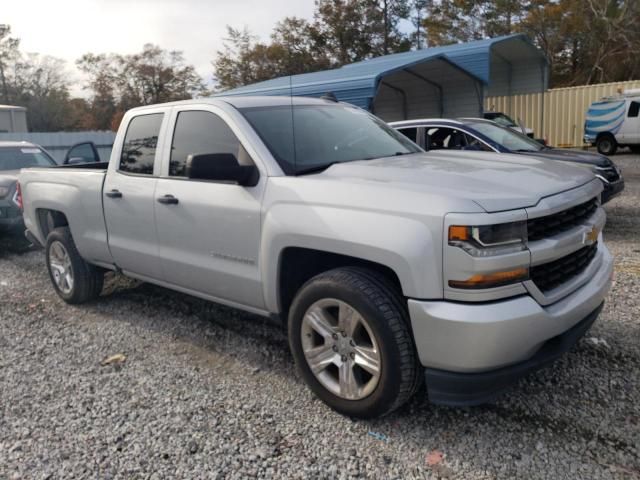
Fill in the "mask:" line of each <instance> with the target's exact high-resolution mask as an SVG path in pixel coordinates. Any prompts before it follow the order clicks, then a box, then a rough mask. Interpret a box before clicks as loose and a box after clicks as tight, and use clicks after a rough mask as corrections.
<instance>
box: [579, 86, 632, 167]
mask: <svg viewBox="0 0 640 480" xmlns="http://www.w3.org/2000/svg"><path fill="white" fill-rule="evenodd" d="M639 113H640V88H636V89H633V90H625V91H624V92H623V93H621V94H620V95H616V96H612V97H604V98H602V99H600V100H598V101H597V102H593V103H592V104H591V106H590V107H589V110H587V119H586V121H585V122H584V141H585V143H590V144H591V145H595V146H596V147H597V148H598V152H600V153H601V154H603V155H613V154H614V153H616V150H617V149H618V147H629V148H631V151H633V152H634V153H640V115H639Z"/></svg>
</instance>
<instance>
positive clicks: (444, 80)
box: [373, 60, 481, 122]
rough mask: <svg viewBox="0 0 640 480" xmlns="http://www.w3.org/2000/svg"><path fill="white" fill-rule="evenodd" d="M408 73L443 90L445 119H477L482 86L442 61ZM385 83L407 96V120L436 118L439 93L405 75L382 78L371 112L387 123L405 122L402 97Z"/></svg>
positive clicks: (419, 67)
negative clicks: (475, 117)
mask: <svg viewBox="0 0 640 480" xmlns="http://www.w3.org/2000/svg"><path fill="white" fill-rule="evenodd" d="M411 71H412V72H414V73H416V74H418V75H420V76H422V77H424V78H427V79H429V81H430V82H433V83H434V84H437V85H440V86H441V87H442V96H443V101H442V107H443V109H444V110H443V111H444V116H445V117H461V116H476V115H478V112H479V110H480V100H479V97H478V92H479V90H480V89H481V85H480V84H479V82H478V81H477V80H474V79H473V78H472V77H469V76H468V75H465V74H463V73H461V72H460V70H459V69H458V68H457V67H455V66H453V65H452V64H451V63H449V62H447V61H445V60H432V61H430V62H427V63H422V64H419V65H416V66H415V67H412V68H411ZM385 82H388V83H389V84H391V85H393V86H394V87H396V88H400V89H402V90H403V91H404V92H406V96H407V112H406V113H407V115H406V119H412V118H426V117H439V116H440V115H441V112H440V108H441V106H440V101H441V100H440V90H439V89H438V87H437V86H436V85H434V84H432V83H429V82H426V81H425V80H424V79H421V78H418V77H417V76H415V75H412V74H411V73H408V72H406V71H399V72H396V73H393V74H391V75H388V76H385V77H384V78H383V83H382V84H381V86H380V89H379V90H378V93H377V95H376V97H375V100H374V104H373V111H374V112H375V114H376V115H377V116H379V117H380V118H382V119H383V120H385V121H387V122H392V121H395V120H404V119H405V115H404V113H405V112H403V96H402V94H401V93H399V92H398V91H396V90H394V89H393V88H390V87H389V86H387V84H386V83H385Z"/></svg>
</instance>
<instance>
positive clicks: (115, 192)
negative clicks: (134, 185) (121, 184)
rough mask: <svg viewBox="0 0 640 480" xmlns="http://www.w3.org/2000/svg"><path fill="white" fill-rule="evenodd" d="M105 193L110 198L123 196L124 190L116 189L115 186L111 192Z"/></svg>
mask: <svg viewBox="0 0 640 480" xmlns="http://www.w3.org/2000/svg"><path fill="white" fill-rule="evenodd" d="M105 195H106V196H107V197H109V198H122V192H121V191H120V190H116V189H115V188H114V189H113V190H111V191H110V192H106V193H105Z"/></svg>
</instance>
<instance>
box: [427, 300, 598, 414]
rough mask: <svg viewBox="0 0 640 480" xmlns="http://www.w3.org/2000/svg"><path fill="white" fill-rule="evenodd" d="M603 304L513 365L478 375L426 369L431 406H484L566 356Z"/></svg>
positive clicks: (589, 325) (587, 328)
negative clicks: (526, 377)
mask: <svg viewBox="0 0 640 480" xmlns="http://www.w3.org/2000/svg"><path fill="white" fill-rule="evenodd" d="M603 305H604V303H602V304H600V306H599V307H598V308H596V309H595V310H594V311H593V312H591V313H590V314H589V315H587V316H586V317H585V318H584V319H583V320H581V321H580V322H579V323H577V324H576V325H574V326H573V327H571V328H570V329H569V330H567V331H566V332H564V333H562V334H560V335H558V336H557V337H553V338H551V339H549V340H547V341H546V342H545V343H544V344H543V345H542V347H541V348H540V350H538V351H537V352H536V354H535V355H534V356H533V357H531V358H530V359H529V360H525V361H524V362H521V363H516V364H515V365H510V366H508V367H503V368H499V369H497V370H491V371H489V372H479V373H459V372H447V371H445V370H436V369H433V368H426V369H425V373H424V375H425V379H426V384H427V394H428V396H429V400H430V401H431V402H432V403H436V404H439V405H450V406H472V405H480V404H482V403H487V402H489V401H491V400H492V399H494V398H495V397H496V396H497V395H499V394H500V393H502V392H503V391H504V390H506V389H507V388H508V387H509V386H510V385H512V384H513V383H515V382H516V381H517V380H519V379H520V378H522V377H524V376H525V375H527V374H529V373H531V372H533V371H535V370H538V369H540V368H542V367H544V366H546V365H548V364H549V363H551V362H553V361H555V360H557V359H558V358H559V357H561V356H562V355H564V354H565V353H566V352H568V351H569V350H570V349H571V348H572V347H573V346H574V345H575V344H576V343H577V342H578V340H580V338H582V337H583V336H584V334H585V333H587V331H588V330H589V328H591V325H593V322H595V321H596V318H598V315H599V314H600V311H601V310H602V307H603Z"/></svg>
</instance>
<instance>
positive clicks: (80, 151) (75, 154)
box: [63, 142, 100, 165]
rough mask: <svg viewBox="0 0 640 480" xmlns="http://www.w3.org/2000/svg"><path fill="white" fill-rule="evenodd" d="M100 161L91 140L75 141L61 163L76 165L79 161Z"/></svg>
mask: <svg viewBox="0 0 640 480" xmlns="http://www.w3.org/2000/svg"><path fill="white" fill-rule="evenodd" d="M99 161H100V155H99V154H98V149H97V148H96V146H95V144H94V143H93V142H82V143H76V144H75V145H73V146H72V147H71V148H70V149H69V150H67V154H66V155H65V157H64V162H63V165H78V164H79V163H95V162H99Z"/></svg>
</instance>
